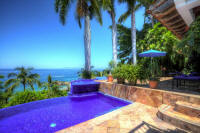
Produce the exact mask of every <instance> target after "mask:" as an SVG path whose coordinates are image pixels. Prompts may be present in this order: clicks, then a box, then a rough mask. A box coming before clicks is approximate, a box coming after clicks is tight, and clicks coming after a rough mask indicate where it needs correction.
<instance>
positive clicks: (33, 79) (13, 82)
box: [5, 67, 40, 92]
mask: <svg viewBox="0 0 200 133" xmlns="http://www.w3.org/2000/svg"><path fill="white" fill-rule="evenodd" d="M15 70H16V71H18V73H9V74H8V78H9V79H8V80H7V81H5V88H6V92H8V91H9V92H13V91H14V89H16V88H17V87H19V85H20V84H22V85H23V88H24V91H25V90H26V85H29V86H30V87H31V88H32V89H33V90H34V87H33V84H34V83H37V84H38V86H40V81H39V78H40V76H39V75H38V74H36V73H35V74H32V73H31V71H32V70H33V68H27V69H26V68H24V67H17V68H15Z"/></svg>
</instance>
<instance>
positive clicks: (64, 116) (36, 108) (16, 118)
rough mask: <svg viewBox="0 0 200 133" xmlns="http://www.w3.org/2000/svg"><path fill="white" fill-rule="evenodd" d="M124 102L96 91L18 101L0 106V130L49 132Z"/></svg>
mask: <svg viewBox="0 0 200 133" xmlns="http://www.w3.org/2000/svg"><path fill="white" fill-rule="evenodd" d="M128 104H130V102H127V101H124V100H121V99H118V98H115V97H111V96H107V95H104V94H102V93H99V92H93V93H89V94H87V95H81V96H67V97H60V98H53V99H46V100H41V101H36V102H31V103H26V104H21V105H17V106H13V107H8V108H5V109H0V133H44V132H45V133H46V132H49V133H51V132H55V131H58V130H61V129H64V128H67V127H70V126H73V125H76V124H78V123H81V122H84V121H87V120H89V119H92V118H95V117H97V116H100V115H103V114H105V113H108V112H110V111H113V110H115V109H117V108H120V107H123V106H126V105H128Z"/></svg>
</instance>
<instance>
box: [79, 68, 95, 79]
mask: <svg viewBox="0 0 200 133" xmlns="http://www.w3.org/2000/svg"><path fill="white" fill-rule="evenodd" d="M78 75H79V77H81V78H82V79H91V78H92V71H87V70H85V69H84V68H82V69H81V71H80V72H78Z"/></svg>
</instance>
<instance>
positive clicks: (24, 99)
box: [6, 90, 47, 106]
mask: <svg viewBox="0 0 200 133" xmlns="http://www.w3.org/2000/svg"><path fill="white" fill-rule="evenodd" d="M44 92H45V91H42V92H41V91H38V92H36V91H30V90H25V91H24V92H17V93H16V94H15V95H13V96H12V97H11V98H10V99H9V102H8V104H7V105H6V106H14V105H18V104H23V103H28V102H32V101H37V100H42V99H46V98H47V95H46V93H44Z"/></svg>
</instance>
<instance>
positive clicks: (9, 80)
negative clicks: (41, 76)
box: [4, 79, 19, 87]
mask: <svg viewBox="0 0 200 133" xmlns="http://www.w3.org/2000/svg"><path fill="white" fill-rule="evenodd" d="M17 82H19V81H18V80H17V79H8V80H7V81H5V83H4V86H5V87H8V86H10V85H11V84H15V83H17Z"/></svg>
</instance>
